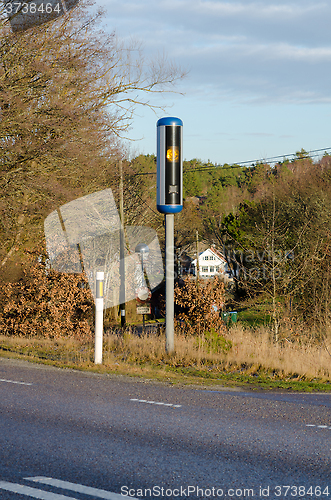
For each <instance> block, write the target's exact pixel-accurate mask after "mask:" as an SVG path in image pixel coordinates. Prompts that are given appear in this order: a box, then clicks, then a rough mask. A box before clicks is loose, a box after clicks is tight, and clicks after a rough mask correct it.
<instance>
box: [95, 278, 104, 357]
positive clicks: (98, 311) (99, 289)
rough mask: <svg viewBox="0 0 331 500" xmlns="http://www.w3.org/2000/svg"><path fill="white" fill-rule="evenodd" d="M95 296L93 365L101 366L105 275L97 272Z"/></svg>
mask: <svg viewBox="0 0 331 500" xmlns="http://www.w3.org/2000/svg"><path fill="white" fill-rule="evenodd" d="M96 278H97V279H96V296H95V350H94V363H95V364H96V365H101V364H102V337H103V282H104V279H105V273H104V272H103V271H98V272H97V276H96Z"/></svg>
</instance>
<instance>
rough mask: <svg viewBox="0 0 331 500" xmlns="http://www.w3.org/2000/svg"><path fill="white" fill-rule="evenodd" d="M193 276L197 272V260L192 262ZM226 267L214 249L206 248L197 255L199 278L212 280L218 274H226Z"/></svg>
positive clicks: (220, 255) (221, 257)
mask: <svg viewBox="0 0 331 500" xmlns="http://www.w3.org/2000/svg"><path fill="white" fill-rule="evenodd" d="M192 266H193V267H194V275H195V276H196V274H197V271H196V268H197V259H195V260H193V261H192ZM228 272H229V271H228V266H227V263H226V260H225V258H224V256H223V255H222V254H221V253H220V252H219V251H218V250H216V248H214V247H211V248H207V249H206V250H204V251H203V252H201V253H200V254H199V276H200V277H201V278H212V277H214V276H216V275H219V274H221V275H222V274H228Z"/></svg>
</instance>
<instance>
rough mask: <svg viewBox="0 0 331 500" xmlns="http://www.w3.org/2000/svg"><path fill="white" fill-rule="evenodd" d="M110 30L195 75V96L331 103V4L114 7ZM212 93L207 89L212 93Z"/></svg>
mask: <svg viewBox="0 0 331 500" xmlns="http://www.w3.org/2000/svg"><path fill="white" fill-rule="evenodd" d="M105 6H106V8H107V10H108V20H107V25H108V26H109V27H111V28H110V31H111V30H112V29H113V28H115V29H116V31H117V33H118V35H119V36H120V37H121V38H123V39H129V38H130V37H131V36H134V37H136V38H138V39H142V40H143V42H144V46H145V53H146V54H147V55H148V56H151V57H157V54H158V53H162V52H163V51H166V53H167V54H168V56H169V58H170V59H173V60H175V61H176V62H177V63H179V64H180V65H181V66H183V67H185V68H188V69H189V71H190V73H189V77H188V78H187V79H186V80H185V82H184V83H183V86H182V89H183V90H185V91H186V92H188V93H190V94H198V95H201V96H203V95H204V96H207V95H209V96H210V99H215V98H219V99H222V98H231V99H237V100H238V99H239V100H242V101H245V102H247V101H251V102H257V101H259V102H263V101H265V102H268V101H270V102H271V101H273V102H275V101H280V102H281V101H283V102H307V103H308V102H309V103H311V102H319V103H322V102H330V101H331V85H330V83H331V81H330V80H331V69H330V68H331V65H330V62H331V42H330V37H329V20H330V19H331V2H325V1H314V0H292V1H289V2H285V1H276V0H273V1H270V2H265V1H264V2H261V1H245V2H238V1H231V0H228V1H217V0H158V1H153V2H152V1H151V0H140V1H139V2H137V1H136V0H135V1H133V0H121V2H118V1H117V0H116V1H115V0H108V1H107V3H106V5H105ZM206 89H207V90H206Z"/></svg>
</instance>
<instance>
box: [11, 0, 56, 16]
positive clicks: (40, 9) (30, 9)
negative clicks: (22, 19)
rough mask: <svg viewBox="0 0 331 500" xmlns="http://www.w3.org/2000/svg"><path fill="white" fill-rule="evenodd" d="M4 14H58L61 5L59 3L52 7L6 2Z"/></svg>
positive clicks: (32, 3)
mask: <svg viewBox="0 0 331 500" xmlns="http://www.w3.org/2000/svg"><path fill="white" fill-rule="evenodd" d="M5 11H6V14H18V13H19V14H37V13H44V12H45V13H46V14H51V13H52V12H57V13H58V14H60V12H61V5H60V4H59V3H57V4H55V5H53V4H51V3H46V4H44V3H41V4H40V5H39V4H36V3H34V2H31V3H26V2H23V3H21V2H12V3H11V2H8V3H7V4H6V7H5Z"/></svg>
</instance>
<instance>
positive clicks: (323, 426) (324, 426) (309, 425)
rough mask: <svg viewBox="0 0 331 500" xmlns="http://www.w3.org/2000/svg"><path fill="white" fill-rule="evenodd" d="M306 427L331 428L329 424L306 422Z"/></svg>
mask: <svg viewBox="0 0 331 500" xmlns="http://www.w3.org/2000/svg"><path fill="white" fill-rule="evenodd" d="M306 427H317V428H318V429H331V427H329V426H328V425H315V424H306Z"/></svg>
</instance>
